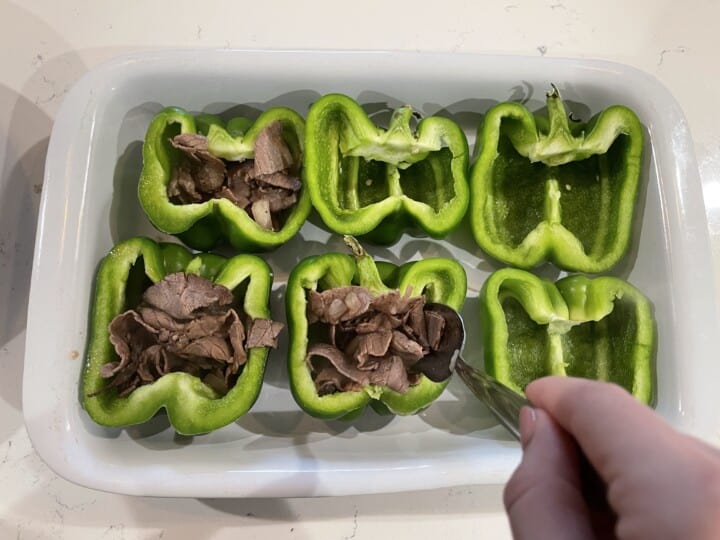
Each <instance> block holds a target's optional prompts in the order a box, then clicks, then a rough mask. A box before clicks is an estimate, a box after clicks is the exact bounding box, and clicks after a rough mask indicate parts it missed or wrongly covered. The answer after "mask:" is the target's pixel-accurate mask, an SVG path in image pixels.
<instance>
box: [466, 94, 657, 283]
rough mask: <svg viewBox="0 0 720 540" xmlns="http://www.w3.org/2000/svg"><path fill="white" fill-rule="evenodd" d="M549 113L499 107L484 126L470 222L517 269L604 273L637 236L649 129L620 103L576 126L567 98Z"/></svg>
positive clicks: (491, 250) (488, 247)
mask: <svg viewBox="0 0 720 540" xmlns="http://www.w3.org/2000/svg"><path fill="white" fill-rule="evenodd" d="M547 108H548V117H547V118H544V117H541V116H534V115H533V114H532V113H531V112H530V111H528V109H526V108H525V107H524V106H523V105H521V104H519V103H511V102H506V103H500V104H498V105H496V106H495V107H493V108H492V109H490V111H488V113H487V116H486V117H485V118H484V120H483V122H482V124H481V125H480V128H479V130H478V145H479V147H480V149H481V150H480V154H479V156H478V159H477V161H476V162H475V163H474V165H473V168H472V172H471V191H472V193H471V198H470V216H471V226H472V231H473V234H474V236H475V240H476V241H477V243H478V245H479V246H480V247H481V248H482V249H483V250H484V251H485V252H487V253H488V254H489V255H491V256H492V257H494V258H496V259H499V260H501V261H503V262H505V263H507V264H510V265H512V266H515V267H519V268H526V269H527V268H532V267H534V266H536V265H538V264H540V263H542V262H544V261H551V262H553V263H555V264H556V265H557V266H559V267H560V268H563V269H566V270H573V271H581V272H603V271H605V270H608V269H609V268H611V267H612V266H614V265H615V264H616V263H618V261H620V259H621V258H622V257H623V255H624V254H625V252H626V251H627V249H628V245H629V243H630V239H631V233H632V223H633V212H634V208H635V204H636V199H637V193H638V184H639V179H640V171H641V166H642V150H643V133H642V126H641V124H640V121H639V120H638V118H637V116H636V115H635V113H634V112H633V111H631V110H630V109H628V108H627V107H624V106H621V105H615V106H612V107H609V108H607V109H605V110H604V111H602V112H601V113H600V114H599V115H597V116H595V117H594V118H593V119H591V120H590V122H589V123H587V124H585V123H582V122H570V123H569V122H568V116H567V114H566V111H565V106H564V104H563V102H562V100H561V98H560V94H559V93H558V91H557V89H556V88H555V87H554V86H553V90H552V92H549V93H548V94H547Z"/></svg>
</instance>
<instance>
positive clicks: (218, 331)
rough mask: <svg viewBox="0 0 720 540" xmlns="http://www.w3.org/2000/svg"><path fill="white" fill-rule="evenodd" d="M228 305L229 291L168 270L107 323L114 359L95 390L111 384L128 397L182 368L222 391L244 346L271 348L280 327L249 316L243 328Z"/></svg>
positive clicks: (243, 354) (233, 375)
mask: <svg viewBox="0 0 720 540" xmlns="http://www.w3.org/2000/svg"><path fill="white" fill-rule="evenodd" d="M232 303H233V295H232V292H231V291H230V290H229V289H227V288H226V287H223V286H222V285H217V284H214V283H212V282H211V281H209V280H207V279H205V278H202V277H200V276H197V275H194V274H187V275H186V274H184V273H182V272H178V273H175V274H170V275H168V276H167V277H165V278H164V279H163V280H162V281H160V282H158V283H156V284H154V285H152V286H151V287H149V288H148V289H147V290H146V291H145V293H144V294H143V301H142V303H141V304H140V305H139V306H138V307H137V308H136V309H133V310H129V311H126V312H124V313H121V314H120V315H118V316H117V317H115V318H114V319H113V320H112V321H111V322H110V325H109V327H108V331H109V333H110V342H111V343H112V345H113V347H114V348H115V352H116V353H117V355H118V357H119V361H113V362H109V363H107V364H105V365H104V366H102V367H101V370H100V374H101V376H102V377H103V378H106V379H111V380H110V382H109V383H108V385H107V386H106V387H104V388H103V389H102V390H100V392H104V391H106V390H107V389H109V388H114V387H115V388H117V391H118V394H119V395H121V396H123V395H127V394H129V393H131V392H132V391H133V390H135V388H137V387H138V386H142V385H144V384H149V383H152V382H154V381H156V380H157V379H158V378H160V377H162V376H163V375H165V374H167V373H171V372H176V371H182V372H186V373H189V374H191V375H195V376H197V377H200V378H201V379H202V380H203V381H205V382H206V384H208V386H210V387H211V388H213V389H215V390H216V391H218V392H220V393H226V392H227V391H228V390H229V389H230V388H231V387H232V385H233V384H234V381H235V380H236V379H237V377H238V376H239V374H240V372H241V371H242V367H243V366H244V365H245V363H246V362H247V350H248V349H250V348H253V347H276V346H277V337H278V334H279V333H280V331H281V330H282V328H283V325H282V324H281V323H278V322H275V321H271V320H269V319H249V318H248V322H247V326H249V330H248V331H247V332H246V329H245V326H246V325H244V324H243V322H242V320H241V318H240V316H239V314H238V312H237V311H236V310H235V309H234V308H233V307H232ZM246 335H247V339H246ZM100 392H97V393H100Z"/></svg>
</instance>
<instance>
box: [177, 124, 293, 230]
mask: <svg viewBox="0 0 720 540" xmlns="http://www.w3.org/2000/svg"><path fill="white" fill-rule="evenodd" d="M170 143H171V144H172V145H173V146H174V147H175V148H177V149H178V150H180V151H181V152H182V153H183V154H184V157H185V159H183V160H182V161H181V163H180V165H179V166H178V167H177V168H176V169H175V170H174V171H173V173H172V177H171V178H170V182H169V183H168V187H167V193H168V197H169V198H170V201H172V202H173V203H175V204H192V203H201V202H205V201H208V200H210V199H218V198H223V199H227V200H229V201H231V202H232V203H233V204H235V205H236V206H238V207H239V208H242V209H243V210H245V211H246V212H247V213H248V214H249V215H250V216H251V217H252V218H253V219H254V220H255V221H256V222H257V223H258V225H260V226H261V227H263V228H264V229H267V230H269V231H278V230H280V228H282V225H283V219H284V216H285V212H284V211H285V210H287V209H289V208H292V207H293V205H294V204H295V203H296V202H297V198H298V192H299V191H300V188H301V187H302V183H301V182H300V178H299V171H300V163H296V162H295V160H294V159H293V156H292V153H291V152H290V148H288V145H287V143H286V142H285V140H284V139H283V137H282V124H281V123H280V122H279V121H275V122H271V123H270V124H268V125H267V126H266V127H265V128H264V129H263V130H262V131H261V132H260V133H259V134H258V136H257V138H256V139H255V144H254V154H255V158H254V159H248V160H245V161H241V162H236V161H235V162H228V161H224V160H222V159H220V158H218V157H216V156H213V155H212V154H211V153H210V152H209V150H208V141H207V138H206V137H205V136H204V135H198V134H195V133H181V134H180V135H177V136H175V137H173V138H172V139H171V140H170Z"/></svg>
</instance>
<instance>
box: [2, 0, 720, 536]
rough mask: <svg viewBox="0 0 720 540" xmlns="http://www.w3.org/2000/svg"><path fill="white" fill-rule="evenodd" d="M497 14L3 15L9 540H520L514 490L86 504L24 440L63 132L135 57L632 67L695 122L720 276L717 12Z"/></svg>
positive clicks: (56, 9) (314, 5)
mask: <svg viewBox="0 0 720 540" xmlns="http://www.w3.org/2000/svg"><path fill="white" fill-rule="evenodd" d="M488 4H490V3H489V2H468V1H463V0H446V1H445V2H442V3H437V4H435V5H433V7H425V6H427V4H425V5H423V4H422V3H419V2H410V1H398V2H393V3H387V4H386V3H385V2H378V1H371V0H365V1H363V2H357V3H355V4H354V5H350V4H343V3H339V2H331V1H315V2H305V3H300V2H296V3H289V2H288V3H284V2H279V1H272V0H265V1H264V2H259V3H258V4H254V5H250V4H248V5H245V3H241V2H231V1H227V2H210V1H207V2H204V3H202V4H200V3H196V2H194V3H190V2H184V1H179V0H176V1H174V2H170V1H168V0H157V1H155V2H142V3H141V2H127V1H123V2H120V1H108V2H93V1H89V0H88V1H73V2H50V1H48V0H34V1H25V2H22V3H15V2H8V1H7V0H4V1H1V2H0V29H1V30H2V31H1V32H0V50H2V51H3V53H2V57H3V60H2V69H1V70H0V171H1V172H0V174H1V176H0V208H1V210H0V538H22V539H32V538H72V539H85V538H93V539H94V538H105V539H151V538H173V539H174V538H181V539H185V538H187V539H194V538H213V539H220V538H234V537H237V535H238V533H240V534H242V537H243V538H255V537H262V538H357V539H361V538H389V537H393V538H417V537H418V536H419V535H422V536H423V537H429V538H432V537H434V536H446V537H453V538H471V537H473V538H477V537H485V538H508V537H509V536H510V533H509V528H508V526H507V522H506V519H505V516H504V515H503V513H502V504H501V489H502V488H501V486H485V487H482V486H477V487H469V488H461V489H445V490H439V491H432V492H416V493H406V494H399V495H383V496H362V497H343V498H332V499H278V500H194V499H183V500H180V499H148V498H131V497H124V496H116V495H110V494H105V493H100V492H95V491H91V490H87V489H84V488H80V487H77V486H75V485H72V484H70V483H68V482H66V481H65V480H63V479H61V478H59V477H57V476H56V475H55V474H54V473H53V472H52V471H50V470H49V469H48V468H47V467H46V466H45V465H44V464H43V463H42V461H41V460H40V459H39V457H38V456H37V455H36V454H35V452H34V451H33V449H32V447H31V445H30V443H29V441H28V438H27V434H26V432H25V429H24V427H23V419H22V410H21V380H22V371H23V356H24V342H25V317H26V314H27V309H26V302H27V295H28V288H29V282H30V268H31V264H32V255H33V243H34V238H35V225H36V221H37V211H38V203H39V198H40V193H41V190H42V179H43V176H42V175H43V164H44V158H45V151H46V149H47V144H48V139H49V136H50V129H51V127H52V123H53V118H54V116H55V114H56V113H57V111H58V108H59V106H60V104H61V103H62V100H63V96H64V95H65V93H66V92H67V91H68V90H69V88H70V87H71V86H72V84H73V83H74V82H75V81H76V80H77V79H78V78H79V77H80V76H81V75H83V74H84V73H85V72H86V71H87V70H89V69H91V68H93V67H94V66H95V65H97V64H98V63H99V62H102V61H103V60H107V59H109V58H112V57H114V56H117V55H119V54H124V53H127V52H132V51H137V50H146V49H150V48H158V47H179V46H180V47H220V48H224V47H227V48H275V49H278V48H279V49H296V48H302V49H309V48H324V49H392V50H423V51H425V50H439V51H463V52H492V53H499V52H503V53H513V54H525V55H546V56H563V57H583V58H602V59H606V60H614V61H618V62H622V63H626V64H630V65H633V66H635V67H637V68H640V69H642V70H645V71H647V72H649V73H651V74H653V75H654V76H656V77H657V78H658V79H659V80H660V81H661V82H662V83H664V84H665V85H666V86H667V87H668V88H669V90H670V91H671V92H672V93H673V94H674V95H675V97H676V98H677V99H678V101H679V102H680V105H681V106H682V107H683V109H684V111H685V114H686V116H687V118H688V121H689V123H690V127H691V131H692V134H693V139H694V141H695V148H696V153H697V158H698V163H699V167H700V174H701V177H702V179H703V189H704V193H705V199H706V200H705V202H706V207H707V211H708V222H709V224H710V232H711V236H712V249H713V253H714V258H715V262H716V264H717V262H718V257H719V256H720V241H719V238H718V232H719V231H720V211H719V210H720V130H718V128H717V125H718V124H719V123H720V114H719V113H718V112H717V105H718V102H720V62H718V61H717V53H718V51H719V50H720V35H719V34H718V31H717V21H718V20H720V3H718V2H717V1H716V0H691V1H690V2H686V3H684V4H681V3H678V2H673V1H669V0H659V1H652V0H636V1H635V2H623V1H620V0H609V1H607V2H602V3H599V2H595V1H589V0H584V1H577V2H569V1H566V2H563V1H562V0H549V1H547V2H539V1H529V0H525V1H523V0H507V1H505V2H494V3H492V5H488ZM201 5H202V7H200V6H201ZM719 275H720V274H718V273H717V272H716V277H717V276H719ZM716 281H717V279H716ZM54 309H62V306H54ZM78 361H79V360H78ZM38 384H42V381H38ZM238 528H240V529H241V530H238Z"/></svg>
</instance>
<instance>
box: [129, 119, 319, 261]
mask: <svg viewBox="0 0 720 540" xmlns="http://www.w3.org/2000/svg"><path fill="white" fill-rule="evenodd" d="M276 120H277V121H280V122H281V123H282V126H283V138H284V141H285V142H286V144H287V145H288V147H289V149H290V152H291V153H292V155H293V158H294V159H295V160H296V161H297V162H301V160H302V152H303V144H304V138H305V125H304V122H303V119H302V118H301V117H300V116H299V115H298V114H297V113H296V112H295V111H293V110H291V109H287V108H285V107H274V108H271V109H268V110H267V111H265V112H263V113H262V114H261V115H260V116H259V117H258V119H257V120H255V122H251V121H249V120H248V119H246V118H234V119H232V120H230V121H229V122H228V123H227V125H223V123H222V122H221V121H220V119H219V118H217V117H215V116H212V115H207V114H203V115H199V116H197V117H193V116H192V115H191V114H190V113H188V112H186V111H184V110H182V109H179V108H177V107H168V108H166V109H164V110H162V111H161V112H160V113H158V114H157V115H156V116H155V117H154V118H153V120H152V122H151V123H150V126H149V127H148V131H147V134H146V137H145V142H144V145H143V169H142V173H141V176H140V183H139V185H138V196H139V198H140V204H141V205H142V207H143V209H144V210H145V213H146V214H147V216H148V218H150V221H151V222H152V224H153V225H154V226H155V227H157V228H158V229H160V230H161V231H163V232H166V233H169V234H174V235H177V236H178V237H179V238H180V239H181V240H182V241H183V242H184V243H185V244H187V245H188V246H190V247H192V248H194V249H198V250H204V251H205V250H209V249H212V248H213V247H215V246H216V245H217V244H218V243H219V242H220V241H221V239H222V238H223V237H224V238H226V239H227V240H228V241H229V242H230V244H232V245H233V246H234V247H235V248H237V249H238V250H241V251H265V250H269V249H272V248H275V247H277V246H279V245H281V244H283V243H285V242H286V241H288V240H289V239H290V238H292V237H293V236H294V235H295V234H296V233H297V232H298V230H300V227H302V224H303V223H304V222H305V220H306V219H307V216H308V214H309V213H310V209H311V203H310V194H309V192H308V190H307V188H306V186H304V185H303V186H302V188H301V189H300V195H299V197H298V200H297V202H296V203H295V206H294V207H293V208H292V210H291V211H290V213H289V215H288V216H287V219H286V220H285V222H284V224H283V226H282V228H281V229H280V230H278V231H270V230H267V229H265V228H263V227H262V226H260V225H259V224H258V223H257V222H255V220H253V218H252V217H251V216H250V215H249V214H248V213H247V212H246V211H245V210H243V209H242V208H239V207H238V206H236V205H235V204H233V203H232V202H230V201H229V200H227V199H224V198H213V199H210V200H208V201H205V202H202V203H197V204H174V203H173V202H172V201H171V200H170V199H169V197H168V193H167V186H168V183H169V182H170V179H171V175H172V172H173V169H174V168H175V167H176V166H177V165H178V163H179V162H180V160H181V157H182V156H181V151H180V150H178V149H176V148H173V146H172V145H171V144H170V139H172V138H173V137H174V136H176V135H178V134H180V133H200V134H203V135H205V136H207V139H208V151H209V152H210V153H211V154H213V155H214V156H216V157H218V158H221V159H225V160H228V161H243V160H245V159H250V158H252V157H253V156H254V150H253V144H254V141H255V139H256V138H257V136H258V134H259V133H260V132H261V131H262V129H263V128H264V127H265V126H267V125H268V124H270V123H271V122H274V121H276Z"/></svg>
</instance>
